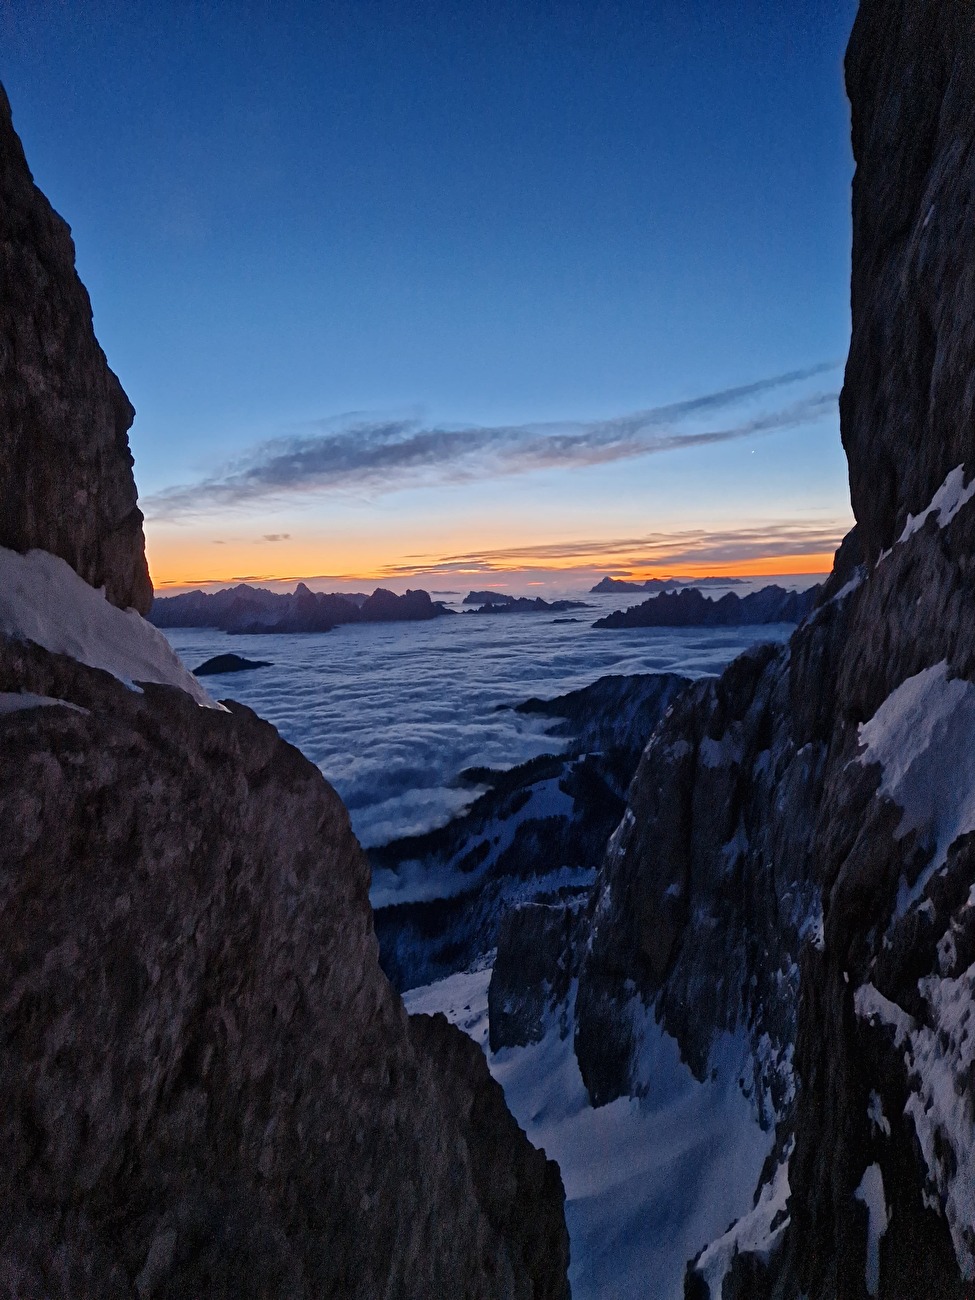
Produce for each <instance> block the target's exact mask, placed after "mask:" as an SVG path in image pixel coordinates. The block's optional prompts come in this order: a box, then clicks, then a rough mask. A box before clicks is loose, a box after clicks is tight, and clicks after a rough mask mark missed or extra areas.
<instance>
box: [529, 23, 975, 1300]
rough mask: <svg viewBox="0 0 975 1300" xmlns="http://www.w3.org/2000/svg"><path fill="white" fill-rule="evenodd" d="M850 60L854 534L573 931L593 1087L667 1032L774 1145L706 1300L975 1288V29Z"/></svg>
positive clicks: (719, 716)
mask: <svg viewBox="0 0 975 1300" xmlns="http://www.w3.org/2000/svg"><path fill="white" fill-rule="evenodd" d="M846 66H847V83H848V88H849V93H850V98H851V103H852V108H853V142H854V150H855V154H856V161H857V174H856V181H855V184H854V191H853V199H854V207H853V227H854V253H853V336H852V342H851V349H850V360H849V364H848V367H847V373H846V382H845V386H844V390H843V398H842V410H841V416H842V431H843V440H844V444H845V446H846V449H847V453H848V457H849V464H850V481H851V488H852V496H853V505H854V509H855V513H856V516H857V528H856V530H855V533H854V534H853V535H851V537H850V538H848V539H847V541H846V542H845V543H844V545H843V546H842V547H841V548H840V550H839V551H838V552H837V557H836V562H835V567H834V573H833V575H832V576H831V578H830V580H829V582H828V583H827V584H826V586H825V587H824V589H823V591H822V592H821V593H820V596H819V603H818V607H817V608H816V609H815V611H814V612H813V613H812V614H811V615H810V617H809V618H807V620H806V621H805V622H804V623H803V624H802V625H801V626H800V627H799V628H798V629H797V631H796V633H795V634H794V635H793V637H792V640H791V642H790V643H789V644H788V646H786V647H783V648H781V649H777V648H766V649H763V650H756V651H752V652H750V653H749V654H748V655H746V656H743V657H742V658H741V659H739V660H738V661H737V662H736V663H734V664H733V665H731V667H730V668H729V669H728V670H727V671H726V672H725V674H724V675H723V676H722V677H721V678H720V679H719V680H718V681H717V682H714V683H705V684H699V685H696V686H693V687H691V688H690V689H689V690H688V691H687V692H686V693H685V694H684V695H683V696H681V697H680V698H679V699H678V700H677V701H676V702H675V704H674V706H673V708H672V709H671V711H670V713H669V714H668V715H667V717H666V718H665V719H664V720H663V722H662V723H661V725H660V727H659V728H658V730H657V732H656V734H655V735H654V737H653V739H652V740H651V742H650V745H649V746H648V748H647V750H646V753H645V754H644V757H643V759H642V762H641V766H640V769H639V771H638V773H637V775H636V777H635V779H634V783H633V786H632V788H631V790H630V792H629V796H628V802H629V808H628V811H627V814H626V816H625V817H624V819H623V822H622V823H621V825H620V827H619V828H618V830H617V831H616V833H615V835H614V837H613V839H612V841H611V843H610V848H609V851H608V853H607V856H606V859H605V861H604V863H603V865H602V867H601V869H600V873H599V877H598V880H597V884H596V889H595V894H594V898H593V902H592V905H591V918H590V923H589V932H588V935H587V937H586V940H585V942H584V943H583V944H581V945H580V944H579V943H578V942H577V941H573V943H572V945H571V947H572V950H573V951H578V949H579V948H580V946H581V948H582V951H583V956H582V961H581V969H580V972H579V986H578V994H577V998H576V1022H575V1046H576V1053H577V1056H578V1059H579V1064H580V1068H581V1070H582V1073H583V1076H584V1078H585V1081H586V1084H587V1087H588V1089H589V1092H590V1095H591V1097H592V1098H593V1099H594V1100H595V1101H597V1102H601V1101H608V1100H610V1099H611V1098H613V1097H617V1096H620V1095H623V1094H627V1093H629V1094H640V1093H641V1092H642V1091H643V1090H644V1089H645V1088H646V1087H647V1084H648V1080H647V1079H646V1078H645V1077H644V1074H643V1073H642V1061H641V1053H640V1041H641V1026H642V1025H644V1024H645V1023H646V1021H647V1019H648V1018H652V1019H654V1020H658V1021H660V1022H662V1023H663V1025H664V1026H665V1027H666V1028H667V1029H668V1030H669V1031H670V1032H671V1033H672V1034H673V1035H674V1036H675V1037H676V1038H677V1040H678V1042H679V1044H680V1047H681V1051H682V1053H683V1055H684V1057H685V1059H686V1060H687V1061H688V1063H689V1064H690V1066H691V1067H692V1069H693V1070H694V1071H695V1072H696V1073H697V1074H698V1076H699V1077H700V1078H704V1077H706V1076H707V1075H708V1074H710V1073H711V1072H712V1071H715V1070H720V1069H721V1068H722V1064H721V1062H722V1059H723V1057H722V1053H724V1054H725V1055H726V1054H727V1050H728V1047H727V1045H728V1042H729V1040H730V1041H731V1042H732V1043H733V1044H734V1045H735V1050H736V1052H737V1053H738V1061H737V1064H736V1068H742V1065H741V1063H742V1062H744V1067H743V1070H742V1084H743V1086H744V1087H745V1089H746V1091H748V1092H750V1093H751V1095H752V1096H753V1098H754V1101H755V1108H756V1112H757V1114H758V1115H759V1116H760V1118H761V1119H762V1121H763V1122H764V1123H765V1124H766V1125H767V1126H768V1128H769V1130H770V1133H772V1132H774V1143H773V1145H772V1150H771V1153H770V1156H769V1159H768V1162H767V1164H766V1170H765V1175H764V1177H763V1180H762V1184H761V1186H760V1187H759V1189H758V1190H757V1192H756V1196H755V1203H754V1207H753V1209H752V1210H751V1211H750V1212H749V1213H748V1214H747V1215H745V1216H744V1218H742V1219H741V1220H740V1221H739V1222H738V1223H736V1224H734V1225H732V1226H731V1228H729V1230H728V1232H727V1233H726V1234H725V1235H724V1236H722V1237H721V1238H720V1239H718V1240H717V1241H715V1242H713V1243H712V1244H711V1245H710V1246H708V1247H707V1248H706V1249H705V1250H703V1251H702V1252H701V1253H700V1255H699V1256H698V1258H697V1259H696V1260H695V1261H694V1263H693V1265H692V1267H691V1269H690V1271H689V1273H688V1277H687V1283H686V1294H687V1296H688V1297H690V1298H692V1300H719V1298H720V1300H745V1297H747V1298H748V1300H799V1298H800V1297H805V1298H807V1300H836V1298H837V1297H842V1298H843V1300H846V1298H847V1297H849V1298H852V1300H866V1297H868V1296H869V1297H879V1298H880V1300H908V1297H911V1298H915V1297H925V1298H928V1297H930V1298H932V1300H934V1298H935V1297H937V1298H938V1300H941V1298H946V1300H953V1298H957V1300H962V1298H963V1297H964V1296H966V1295H969V1294H970V1293H971V1288H972V1285H973V1283H975V750H973V746H972V736H973V734H975V444H973V427H975V426H973V419H972V416H973V410H972V407H973V402H975V385H973V382H972V375H973V374H975V331H973V329H972V325H971V322H972V319H973V301H972V299H973V285H975V252H973V246H972V243H971V240H970V239H969V238H968V237H967V234H966V232H967V231H969V230H970V229H971V225H972V220H973V217H975V161H973V160H975V116H973V114H972V112H971V105H972V103H973V102H975V15H973V13H972V11H971V9H970V8H968V7H965V6H959V5H953V4H949V3H943V2H942V0H919V2H917V0H915V2H913V3H908V0H885V2H883V3H882V2H881V0H863V3H862V4H861V8H860V13H859V16H858V18H857V22H856V26H855V28H854V31H853V35H852V38H851V42H850V48H849V53H848V56H847V65H846ZM861 560H862V563H861ZM526 924H527V923H526ZM551 928H552V927H551V926H549V927H547V930H550V929H551ZM565 965H566V962H565V960H564V959H562V962H561V965H560V966H559V967H558V968H557V969H556V968H553V970H552V971H551V973H550V974H549V976H548V977H547V978H548V983H549V984H550V985H551V986H552V987H554V985H555V981H556V979H559V978H562V971H563V970H564V968H565ZM543 986H544V980H542V981H541V982H540V980H539V976H538V974H537V973H535V974H534V975H533V979H532V987H533V988H537V987H543ZM530 994H531V990H530V989H529V990H527V992H526V994H525V1005H526V1006H527V1007H528V1008H529V1009H530V1007H531V998H530V996H529V995H530ZM536 1000H537V999H536ZM549 1014H551V1008H549ZM529 1028H530V1026H529Z"/></svg>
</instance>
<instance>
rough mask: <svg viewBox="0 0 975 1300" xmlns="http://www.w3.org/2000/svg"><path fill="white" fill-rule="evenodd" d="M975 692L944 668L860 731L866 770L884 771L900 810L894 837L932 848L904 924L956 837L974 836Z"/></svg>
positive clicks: (905, 901) (919, 677)
mask: <svg viewBox="0 0 975 1300" xmlns="http://www.w3.org/2000/svg"><path fill="white" fill-rule="evenodd" d="M973 735H975V686H973V685H972V683H971V682H967V681H964V680H962V679H960V678H952V679H949V677H948V669H947V664H946V663H945V662H944V661H942V662H941V663H939V664H935V665H934V667H932V668H926V669H925V670H924V671H923V672H920V673H917V674H916V675H915V676H914V677H909V678H908V679H907V680H906V681H905V682H903V683H902V684H901V685H900V686H898V688H897V689H896V690H895V691H892V692H891V694H890V695H889V696H888V697H887V699H886V700H885V701H884V702H883V704H882V705H881V706H880V708H879V709H878V710H877V712H876V713H875V714H874V716H873V717H872V718H871V719H870V721H869V722H865V723H863V724H861V726H860V730H859V738H860V742H861V744H863V745H864V746H865V749H864V750H863V752H861V754H860V755H859V761H860V762H861V763H864V764H867V763H879V764H880V765H881V767H882V769H883V776H882V777H881V782H880V793H881V794H884V795H887V796H888V797H889V798H890V799H892V800H893V802H894V803H896V804H898V805H899V806H900V807H901V808H902V809H903V815H902V817H901V820H900V823H899V825H898V827H897V836H898V837H902V836H904V835H906V834H908V832H910V831H917V832H918V835H919V837H920V839H921V840H922V842H927V843H929V844H930V845H931V846H932V848H933V856H932V859H931V861H930V863H929V864H928V866H927V868H926V869H925V870H924V871H922V872H921V875H920V876H919V878H918V880H917V881H916V882H915V884H914V885H913V887H911V888H908V887H907V885H906V883H905V882H904V881H902V882H901V890H900V894H899V896H898V900H897V911H896V915H898V916H901V915H903V914H904V912H905V911H907V909H908V908H909V907H911V906H912V905H913V904H914V903H916V902H917V900H918V899H919V898H920V897H921V894H922V893H923V892H924V889H925V887H926V885H927V883H928V881H929V880H930V879H931V877H932V875H933V874H934V873H935V871H937V870H938V869H939V867H942V866H943V865H944V863H945V860H946V858H947V855H948V849H949V848H950V846H951V844H952V843H953V842H954V841H955V840H956V839H957V838H958V836H959V835H964V834H965V833H966V832H968V831H971V830H975V746H973V745H972V736H973Z"/></svg>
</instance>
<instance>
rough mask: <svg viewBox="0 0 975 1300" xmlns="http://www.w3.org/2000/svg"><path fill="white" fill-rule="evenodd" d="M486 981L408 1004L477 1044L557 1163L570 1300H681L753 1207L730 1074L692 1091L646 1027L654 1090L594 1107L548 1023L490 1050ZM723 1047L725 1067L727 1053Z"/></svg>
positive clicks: (482, 976)
mask: <svg viewBox="0 0 975 1300" xmlns="http://www.w3.org/2000/svg"><path fill="white" fill-rule="evenodd" d="M490 976H491V970H490V967H488V966H485V967H482V968H481V969H477V970H474V971H471V972H468V973H463V974H456V975H452V976H449V977H447V978H446V979H444V980H442V981H439V982H438V983H436V984H432V985H428V986H426V987H423V988H416V989H412V990H411V991H410V992H409V993H407V994H406V996H405V998H404V1001H405V1003H406V1007H407V1010H408V1011H410V1012H411V1013H413V1014H418V1013H425V1014H432V1013H434V1012H437V1011H440V1012H443V1013H444V1014H445V1015H446V1016H447V1018H448V1019H449V1020H450V1021H451V1022H452V1023H454V1024H457V1025H459V1026H460V1028H462V1029H463V1030H464V1031H465V1032H466V1033H468V1034H469V1035H470V1036H471V1037H472V1038H473V1039H474V1040H475V1042H478V1043H480V1045H481V1046H482V1047H483V1048H484V1050H485V1051H486V1052H488V1064H489V1066H490V1069H491V1073H492V1074H493V1075H494V1077H495V1078H496V1079H497V1080H498V1082H499V1083H500V1084H501V1085H502V1087H503V1088H504V1094H505V1100H506V1101H507V1103H508V1105H509V1107H510V1108H511V1110H512V1111H513V1112H514V1115H515V1117H516V1118H517V1120H518V1122H519V1123H520V1124H521V1125H522V1127H523V1128H524V1129H525V1131H526V1132H527V1134H528V1136H529V1138H530V1139H531V1141H532V1142H533V1143H534V1144H535V1145H536V1146H540V1147H541V1148H542V1149H543V1150H544V1151H545V1153H546V1154H547V1155H548V1156H549V1157H550V1158H551V1159H554V1160H557V1161H558V1164H559V1168H560V1169H561V1171H562V1180H563V1183H564V1185H565V1191H566V1221H567V1223H568V1225H569V1234H570V1239H571V1266H570V1270H569V1279H570V1282H571V1283H572V1295H573V1298H574V1300H607V1298H608V1297H612V1298H613V1300H646V1298H647V1297H651V1298H652V1300H681V1297H682V1296H683V1294H684V1272H685V1268H686V1264H687V1261H688V1260H689V1259H691V1258H692V1257H693V1256H694V1255H695V1254H697V1253H698V1251H699V1250H700V1249H701V1248H702V1246H704V1245H705V1244H706V1243H707V1242H708V1241H710V1240H711V1239H712V1238H714V1237H715V1236H716V1235H717V1234H718V1233H720V1232H722V1231H723V1230H724V1229H725V1227H726V1226H727V1224H728V1223H729V1222H730V1221H731V1220H732V1219H734V1218H736V1217H737V1216H738V1215H740V1214H742V1213H743V1212H745V1211H746V1210H747V1209H748V1208H749V1206H750V1204H751V1193H752V1189H753V1187H754V1184H755V1181H756V1180H757V1178H758V1175H759V1173H760V1172H761V1169H762V1166H763V1163H764V1161H765V1159H766V1156H767V1154H768V1151H769V1148H770V1145H771V1137H770V1135H769V1134H768V1133H766V1132H763V1130H762V1129H761V1127H760V1126H759V1124H758V1122H757V1119H756V1116H755V1111H754V1108H753V1107H752V1106H751V1105H750V1104H749V1102H748V1101H747V1100H746V1099H745V1098H744V1097H743V1095H742V1092H741V1090H740V1088H739V1086H738V1083H737V1079H738V1075H737V1074H736V1073H735V1071H734V1069H728V1070H723V1071H722V1072H721V1074H722V1079H721V1081H720V1082H711V1081H706V1082H704V1083H699V1082H698V1081H697V1080H696V1079H695V1078H694V1077H693V1075H692V1074H691V1072H690V1070H689V1069H688V1068H687V1066H686V1065H684V1064H683V1063H682V1062H681V1060H680V1053H679V1049H678V1046H677V1043H676V1042H675V1040H674V1039H673V1038H671V1037H670V1035H668V1034H667V1033H665V1032H664V1031H663V1030H662V1029H660V1028H659V1027H658V1026H649V1027H648V1028H647V1032H646V1035H645V1038H644V1042H643V1053H644V1065H645V1068H646V1071H647V1073H648V1075H649V1076H651V1077H652V1079H653V1085H652V1087H651V1089H650V1090H649V1091H648V1092H647V1094H646V1095H645V1096H644V1097H642V1098H641V1099H639V1100H636V1099H634V1098H630V1097H622V1098H620V1099H619V1100H617V1101H615V1102H613V1103H612V1104H610V1105H608V1106H602V1107H600V1108H598V1109H597V1108H594V1107H593V1106H592V1104H591V1102H590V1100H589V1097H588V1095H587V1092H586V1089H585V1086H584V1084H583V1082H582V1077H581V1075H580V1074H579V1066H578V1063H577V1061H576V1058H575V1054H574V1052H573V1050H572V1039H571V1035H569V1036H564V1035H563V1034H561V1033H560V1030H559V1025H558V1023H557V1022H556V1021H554V1020H553V1022H552V1023H551V1024H550V1025H549V1028H548V1032H547V1033H546V1034H545V1036H544V1038H543V1039H542V1041H541V1042H539V1043H535V1044H532V1045H530V1046H528V1047H506V1048H502V1049H501V1050H500V1051H499V1052H497V1053H491V1052H490V1051H489V1049H488V1042H487V1040H488V984H489V981H490ZM570 1015H571V1010H570ZM724 1051H725V1052H726V1054H727V1056H728V1058H729V1063H730V1060H731V1057H733V1056H734V1055H735V1052H734V1048H733V1045H731V1044H725V1045H724Z"/></svg>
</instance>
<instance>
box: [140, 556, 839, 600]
mask: <svg viewBox="0 0 975 1300" xmlns="http://www.w3.org/2000/svg"><path fill="white" fill-rule="evenodd" d="M222 558H223V557H221V559H222ZM262 558H263V559H265V560H270V559H271V558H272V557H271V556H268V555H266V554H265V555H264V556H262ZM289 558H291V559H298V557H297V556H294V555H292V556H291V557H289ZM174 559H175V561H176V563H173V562H172V561H171V562H170V563H168V564H167V563H166V562H165V561H163V562H161V563H154V564H152V566H151V567H152V577H153V583H154V586H155V588H156V590H157V591H158V592H160V593H163V592H164V591H165V590H166V589H167V588H171V587H179V588H189V587H196V586H213V585H222V586H230V585H232V584H235V583H238V582H252V583H261V582H273V583H281V582H298V581H301V580H302V579H309V580H310V579H317V580H319V581H321V580H322V579H323V578H324V577H325V575H324V574H323V572H322V570H323V567H327V566H323V565H322V564H321V563H319V564H317V565H316V564H315V562H314V560H312V561H310V562H309V561H308V559H307V558H306V556H302V557H301V560H304V563H302V562H301V560H298V563H297V564H294V565H290V564H287V563H286V564H285V565H280V566H274V568H272V567H271V566H270V565H268V566H267V568H266V569H264V570H263V571H262V572H253V569H254V567H255V566H253V565H250V566H248V565H247V564H246V561H245V562H243V563H241V562H240V561H238V563H236V564H234V563H233V562H231V563H227V562H224V563H221V564H214V565H213V567H212V568H211V570H210V573H209V574H208V575H207V576H206V577H204V576H203V575H202V573H201V569H202V568H203V565H202V564H200V563H194V564H193V567H192V568H188V567H184V565H185V564H186V557H185V556H180V557H178V558H177V557H174ZM198 559H199V557H198V556H197V560H198ZM180 561H182V563H180ZM580 561H581V562H580ZM177 565H178V566H179V567H177ZM832 567H833V553H832V551H822V552H816V553H810V554H800V555H767V556H758V557H752V558H749V559H740V560H700V561H688V560H681V559H677V560H673V561H668V560H662V561H660V562H659V563H656V564H654V565H649V566H640V567H639V568H637V567H634V566H632V565H627V564H625V563H622V564H621V563H619V562H617V563H615V564H614V562H613V559H612V557H608V556H607V557H600V558H599V559H595V560H581V557H580V560H577V561H575V562H574V563H573V562H571V561H568V560H566V561H562V562H554V563H553V562H552V560H550V559H547V560H543V561H540V562H536V563H533V562H532V560H531V559H530V558H529V557H528V556H526V557H525V558H524V559H523V561H522V563H520V564H518V565H512V566H510V567H507V568H495V567H491V566H488V565H485V566H483V567H476V566H471V567H470V568H467V567H465V568H448V567H444V568H443V569H438V568H437V567H436V565H435V564H433V565H431V566H430V567H429V568H425V567H424V566H422V565H419V566H418V571H417V572H416V573H413V574H411V573H410V572H409V570H408V568H407V566H403V567H402V568H401V569H399V570H398V571H396V572H391V570H390V566H385V565H384V566H375V567H373V566H370V565H366V566H363V568H362V569H360V570H356V571H353V572H351V573H348V572H347V573H334V572H333V573H332V574H330V575H328V578H327V580H329V581H334V582H336V583H343V584H349V583H363V584H369V583H372V584H375V585H382V584H384V583H389V582H397V583H402V582H404V581H407V582H409V583H410V584H412V585H414V586H418V585H425V586H430V585H431V584H432V585H433V586H442V585H443V584H444V583H461V584H462V583H463V582H464V581H465V579H467V578H475V577H476V578H478V579H479V580H480V579H484V580H488V581H490V582H491V583H492V584H494V585H495V586H507V585H512V584H511V581H510V580H511V579H512V578H517V575H519V574H521V573H525V574H528V573H530V574H531V577H530V578H529V579H527V580H524V581H523V584H522V585H524V586H544V585H546V583H545V581H544V580H541V581H540V580H539V578H538V575H539V574H551V578H552V580H553V581H556V580H558V579H559V578H560V577H566V576H568V575H569V574H571V573H578V574H579V575H580V581H584V580H587V579H588V577H589V576H591V575H593V574H604V573H609V574H612V575H613V576H618V577H625V578H627V579H628V580H631V581H636V582H641V581H644V580H646V579H647V578H671V577H687V578H705V577H729V578H730V577H736V578H764V577H779V576H789V575H798V574H802V575H806V574H810V575H816V574H827V573H829V572H830V570H831V569H832ZM275 570H276V571H275Z"/></svg>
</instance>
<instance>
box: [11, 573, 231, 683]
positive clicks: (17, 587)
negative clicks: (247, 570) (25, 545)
mask: <svg viewBox="0 0 975 1300" xmlns="http://www.w3.org/2000/svg"><path fill="white" fill-rule="evenodd" d="M0 633H3V634H4V635H6V636H9V637H12V638H13V639H15V640H18V641H33V642H35V643H36V644H37V645H39V646H43V647H44V649H45V650H50V651H52V652H53V653H55V654H63V655H70V656H71V658H72V659H77V660H78V661H79V662H80V663H83V664H87V665H88V667H89V668H101V669H103V670H104V671H105V672H109V673H111V674H112V675H113V676H114V677H118V678H119V679H120V680H121V681H123V682H125V683H126V684H127V685H129V686H132V685H133V684H134V683H136V682H158V683H160V684H162V685H165V686H178V687H179V688H180V690H183V691H186V693H187V694H188V695H191V696H192V697H193V699H194V700H196V702H197V704H200V705H203V706H204V707H206V708H211V709H217V708H220V705H219V704H216V703H215V701H214V700H212V699H211V698H210V696H209V695H208V694H207V693H206V691H205V690H204V689H203V687H202V686H201V685H200V684H199V682H198V681H197V680H196V678H195V677H194V676H193V675H192V673H190V672H189V671H188V670H187V669H186V668H185V667H184V666H183V664H182V663H180V661H179V659H178V658H177V657H176V654H175V652H174V651H173V649H172V648H171V646H170V644H169V642H168V641H167V640H166V638H165V637H164V636H163V634H162V633H161V632H157V631H156V629H155V628H154V627H152V626H151V624H149V623H147V622H146V620H145V619H144V618H142V616H141V615H140V614H137V613H136V612H135V610H133V609H125V610H122V609H118V608H117V607H116V606H115V605H111V604H109V602H108V601H107V600H106V598H105V593H104V592H103V591H102V590H100V589H96V588H95V587H90V586H89V585H88V583H87V582H85V581H84V579H83V578H79V577H78V575H77V573H75V571H74V569H72V568H71V566H70V564H68V563H67V561H65V560H62V559H60V558H59V557H58V556H56V555H51V554H49V553H48V552H47V551H28V552H27V554H26V555H21V554H19V553H18V552H17V551H10V550H7V549H6V548H5V547H0Z"/></svg>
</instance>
